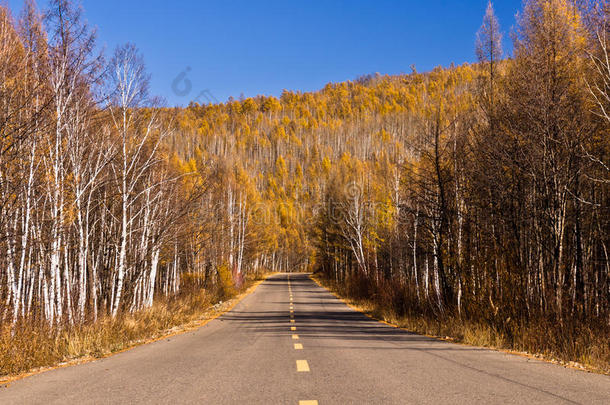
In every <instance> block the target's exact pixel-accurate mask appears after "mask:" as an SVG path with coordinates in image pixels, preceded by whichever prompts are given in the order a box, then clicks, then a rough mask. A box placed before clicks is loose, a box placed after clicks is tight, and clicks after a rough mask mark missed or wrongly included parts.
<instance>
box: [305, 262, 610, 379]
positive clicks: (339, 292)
mask: <svg viewBox="0 0 610 405" xmlns="http://www.w3.org/2000/svg"><path fill="white" fill-rule="evenodd" d="M311 277H312V278H313V279H314V281H316V282H317V283H318V284H319V285H321V286H323V287H325V288H326V289H328V290H329V291H331V292H332V293H333V294H334V295H335V296H337V297H338V298H340V299H341V300H343V301H344V302H345V303H346V304H347V305H349V306H350V307H352V308H353V309H355V310H357V311H360V312H362V313H364V314H366V315H368V316H369V317H371V318H374V319H376V320H379V321H383V322H385V323H388V324H390V325H391V326H395V327H398V328H402V329H406V330H408V331H411V332H415V333H418V334H421V335H426V336H429V337H434V338H437V339H442V340H446V341H450V342H454V343H462V344H467V345H471V346H479V347H486V348H491V349H496V350H502V351H507V352H510V353H513V354H519V355H524V356H528V357H533V358H537V359H541V360H546V361H550V362H553V363H557V364H561V365H563V366H566V367H571V368H576V369H581V370H586V371H591V372H595V373H600V374H607V375H610V336H608V335H607V334H606V333H604V332H603V331H596V330H592V329H590V328H586V327H582V326H580V327H566V326H565V325H564V327H560V326H559V325H557V324H555V323H551V322H548V321H544V320H540V321H536V322H530V323H529V324H525V323H524V322H519V323H517V322H513V323H512V324H511V326H510V329H507V328H504V330H499V329H498V328H494V327H493V325H490V324H487V323H485V322H484V321H483V320H472V319H463V318H460V317H457V316H446V317H444V318H443V319H438V318H434V317H432V316H429V315H425V314H417V315H411V314H405V313H401V311H397V310H396V308H392V306H391V305H388V304H387V303H385V302H380V300H375V299H373V298H370V297H368V298H363V297H354V295H352V294H350V292H349V291H348V289H347V288H344V287H342V286H339V285H337V284H336V283H335V282H334V280H329V279H327V278H325V277H324V276H323V275H321V274H319V273H316V274H313V275H312V276H311Z"/></svg>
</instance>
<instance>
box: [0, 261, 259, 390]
mask: <svg viewBox="0 0 610 405" xmlns="http://www.w3.org/2000/svg"><path fill="white" fill-rule="evenodd" d="M265 278H266V274H264V273H259V274H257V275H255V276H253V277H251V278H249V279H248V280H246V282H245V283H244V285H243V286H242V287H241V288H240V289H239V290H235V289H234V288H232V287H231V288H223V287H222V286H220V287H219V288H215V289H213V290H203V289H196V290H191V291H188V292H184V293H182V294H180V295H178V296H176V297H173V298H170V299H158V300H156V301H155V303H154V305H153V306H152V307H151V308H148V309H145V310H141V311H138V312H135V313H131V314H122V315H119V316H117V317H116V318H114V319H113V318H111V317H103V318H100V319H98V321H97V322H91V323H87V324H84V325H79V326H65V327H63V328H62V329H61V331H60V332H57V331H56V330H55V329H53V328H51V327H50V326H48V325H47V324H44V325H30V324H21V323H18V324H17V325H15V326H14V327H11V325H0V383H6V382H8V381H12V380H13V379H16V378H20V377H21V376H23V375H28V374H29V373H32V372H34V373H35V372H37V371H42V370H44V369H46V368H53V367H57V366H61V365H64V364H72V363H80V362H86V361H90V360H92V359H96V358H102V357H106V356H108V355H111V354H113V353H117V352H120V351H123V350H126V349H129V348H131V347H134V346H137V345H140V344H143V343H148V342H150V341H154V340H157V339H159V338H163V337H167V336H168V335H173V334H176V333H180V332H184V331H188V330H191V329H195V328H197V327H200V326H202V325H204V324H205V323H206V322H207V321H209V320H211V319H213V318H215V317H216V316H218V315H220V314H222V313H224V312H226V311H228V310H230V309H231V308H232V307H233V306H234V305H235V304H236V303H237V302H238V301H239V300H240V299H241V298H242V297H243V296H245V295H247V294H248V293H249V292H250V291H251V290H252V289H253V287H254V286H256V285H258V284H259V283H260V282H262V280H264V279H265Z"/></svg>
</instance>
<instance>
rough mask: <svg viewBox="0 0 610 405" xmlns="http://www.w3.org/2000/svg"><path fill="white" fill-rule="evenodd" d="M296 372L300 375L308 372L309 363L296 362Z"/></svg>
mask: <svg viewBox="0 0 610 405" xmlns="http://www.w3.org/2000/svg"><path fill="white" fill-rule="evenodd" d="M297 371H298V372H301V373H308V372H309V363H307V360H297Z"/></svg>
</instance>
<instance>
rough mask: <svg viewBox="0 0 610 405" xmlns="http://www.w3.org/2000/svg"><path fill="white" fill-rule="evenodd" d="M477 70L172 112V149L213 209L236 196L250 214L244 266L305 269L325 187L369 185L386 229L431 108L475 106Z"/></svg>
mask: <svg viewBox="0 0 610 405" xmlns="http://www.w3.org/2000/svg"><path fill="white" fill-rule="evenodd" d="M476 69H478V68H477V67H476V66H470V65H464V66H461V67H452V68H449V69H442V68H438V69H436V70H434V71H433V72H430V73H425V74H419V73H413V74H410V75H401V76H380V75H374V76H373V75H371V76H366V77H363V78H359V79H357V80H355V81H353V82H352V81H348V82H343V83H338V84H328V85H327V86H325V87H324V88H323V89H322V90H320V91H317V92H311V93H301V92H291V91H284V92H283V93H282V95H281V96H280V98H279V99H278V98H275V97H264V96H260V97H256V98H247V99H243V100H239V101H237V100H234V101H229V102H227V103H223V104H217V105H198V104H192V105H190V106H189V107H187V108H184V109H172V110H169V111H168V112H167V113H168V115H170V116H171V117H172V118H173V119H174V120H175V121H174V124H175V129H174V131H173V132H172V135H171V137H169V138H168V143H169V149H170V150H171V151H173V152H174V153H175V154H176V156H177V159H178V160H180V161H183V162H185V164H186V165H187V166H188V167H189V168H190V169H185V170H193V169H194V168H196V171H197V172H198V173H201V174H202V177H203V178H204V179H206V180H208V181H210V182H211V183H214V184H215V185H216V187H215V190H217V192H218V193H219V194H217V195H215V197H214V198H213V199H212V201H213V202H214V204H215V205H216V208H218V206H217V204H218V203H219V202H221V201H224V202H225V203H226V204H227V207H228V206H234V205H235V203H230V201H229V200H230V199H233V200H235V199H236V198H237V200H239V198H240V197H239V196H240V195H241V198H242V199H243V201H244V205H243V206H244V207H246V206H247V207H248V208H247V210H248V211H249V213H250V215H251V216H252V217H251V218H250V219H251V220H252V223H250V224H248V227H247V228H248V232H249V233H251V238H249V237H246V238H245V243H246V245H247V246H246V249H245V253H246V254H247V255H248V260H246V263H247V264H248V265H249V266H250V265H256V264H257V263H258V261H257V260H256V259H255V258H257V257H258V256H259V255H261V254H262V255H265V256H269V255H270V254H271V255H273V254H274V253H271V252H273V251H274V252H275V256H276V257H278V258H279V257H282V258H284V259H283V260H280V261H279V262H278V263H277V265H279V266H282V267H284V266H287V267H288V268H307V267H308V266H309V265H313V264H314V263H315V258H314V256H313V255H314V253H315V250H314V247H315V246H314V245H315V240H316V239H317V237H316V234H315V229H314V227H313V225H314V224H315V219H316V218H317V215H318V214H319V213H320V209H321V208H323V206H324V202H325V201H326V197H327V195H326V193H327V191H328V185H329V184H330V183H333V184H335V185H338V184H339V183H341V184H342V185H345V186H346V187H348V186H349V187H352V188H354V190H353V191H357V190H356V189H359V188H360V187H365V188H366V193H367V195H368V196H369V197H370V198H372V199H373V200H372V201H375V203H376V204H379V206H378V208H379V209H380V210H381V211H383V213H382V212H381V211H380V212H379V215H382V216H384V217H385V219H382V218H379V221H382V222H379V225H380V226H390V222H391V221H392V219H391V217H392V216H393V215H394V214H395V213H397V210H398V206H399V204H401V199H402V197H401V196H402V194H403V193H402V190H403V188H404V187H403V186H404V180H405V177H404V175H405V171H404V170H405V168H406V165H408V164H410V163H414V162H415V161H416V160H417V159H418V156H420V155H421V147H422V142H423V141H424V140H423V139H422V136H421V132H422V131H423V130H426V129H425V126H426V125H428V124H429V122H428V121H429V120H430V119H433V115H434V111H433V109H434V108H435V107H434V103H435V102H436V101H438V100H439V99H441V98H442V99H443V100H444V101H445V102H446V103H447V106H448V109H447V110H446V113H447V114H450V115H451V119H455V118H457V117H458V116H461V115H463V114H465V113H466V111H468V110H469V109H474V108H475V106H474V104H473V96H474V88H475V87H474V78H475V76H476ZM435 98H436V100H435ZM473 111H474V110H473ZM427 120H428V121H427ZM363 191H364V190H363ZM367 198H368V197H367ZM383 221H385V222H383ZM387 221H390V222H387ZM254 235H255V236H254ZM216 242H218V240H216ZM371 242H374V241H373V240H371ZM374 243H376V242H374ZM219 249H221V248H220V247H218V246H217V247H214V248H212V247H210V248H209V249H206V251H207V252H210V251H218V250H219ZM253 258H254V260H253ZM286 260H287V262H286Z"/></svg>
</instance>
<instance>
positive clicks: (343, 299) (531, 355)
mask: <svg viewBox="0 0 610 405" xmlns="http://www.w3.org/2000/svg"><path fill="white" fill-rule="evenodd" d="M308 277H309V278H310V279H311V280H312V281H313V282H314V283H316V284H317V285H318V286H319V287H321V288H323V289H325V290H326V291H328V292H329V293H330V294H332V295H333V296H334V297H335V298H337V299H338V300H339V301H341V302H342V303H344V304H345V305H347V306H348V307H349V308H351V309H352V310H354V311H356V312H359V313H361V314H362V315H364V316H366V317H367V318H370V319H372V320H374V321H377V322H379V323H382V324H384V325H386V326H390V327H392V328H396V329H400V330H404V331H405V332H409V333H414V334H416V335H420V336H425V337H428V338H431V339H436V340H439V341H442V342H446V343H453V344H456V345H461V346H467V347H473V348H478V349H483V350H493V351H495V352H500V353H504V354H510V355H515V356H520V357H525V358H528V359H530V360H536V361H541V362H543V363H548V364H554V365H556V366H561V367H563V368H568V369H571V370H576V371H581V372H585V373H591V374H599V375H605V376H608V375H610V374H609V373H606V372H603V371H601V370H597V369H594V368H591V367H587V366H586V365H584V364H581V363H577V362H573V363H574V364H577V365H572V364H568V363H565V362H563V361H559V360H555V359H550V358H548V357H545V356H544V355H543V354H541V353H528V352H521V351H517V350H511V349H505V348H499V347H492V346H476V345H473V344H469V343H464V342H460V341H458V340H455V339H454V338H444V337H442V336H435V335H429V334H425V333H419V332H415V331H413V330H410V329H407V328H405V327H402V326H399V325H396V324H393V323H390V322H388V321H386V320H384V319H379V318H377V317H375V316H373V315H371V314H369V313H367V312H365V311H363V310H362V309H361V308H359V307H357V306H356V305H354V304H352V303H351V302H349V301H348V298H346V297H342V296H340V295H339V294H337V293H336V292H334V291H332V290H330V289H329V288H328V287H326V286H325V285H324V284H322V282H321V281H320V280H318V277H316V276H315V274H314V273H309V274H308Z"/></svg>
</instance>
